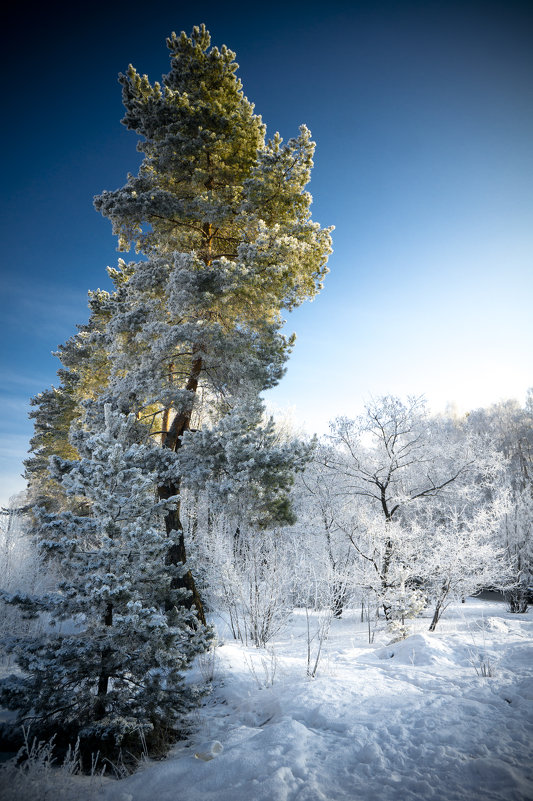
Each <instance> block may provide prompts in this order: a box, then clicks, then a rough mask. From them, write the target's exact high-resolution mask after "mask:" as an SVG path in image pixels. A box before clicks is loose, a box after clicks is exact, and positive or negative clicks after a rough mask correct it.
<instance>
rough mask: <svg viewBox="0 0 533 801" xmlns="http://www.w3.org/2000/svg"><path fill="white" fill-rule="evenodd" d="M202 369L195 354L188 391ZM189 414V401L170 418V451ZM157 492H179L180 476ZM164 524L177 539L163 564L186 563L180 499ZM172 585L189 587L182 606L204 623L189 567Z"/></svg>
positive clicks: (193, 387)
mask: <svg viewBox="0 0 533 801" xmlns="http://www.w3.org/2000/svg"><path fill="white" fill-rule="evenodd" d="M201 371H202V359H201V358H197V359H195V360H194V361H193V363H192V366H191V372H190V375H189V380H188V381H187V385H186V387H185V388H186V389H187V390H188V391H189V392H191V393H195V392H196V390H197V389H198V379H199V377H200V373H201ZM191 414H192V402H191V405H190V408H189V409H187V410H185V411H183V412H181V413H180V414H177V415H176V417H175V418H174V419H173V420H172V423H171V424H170V426H169V427H168V430H167V431H166V432H165V433H164V434H163V447H164V448H170V449H171V450H173V451H177V450H178V449H179V448H180V446H181V437H182V436H183V433H184V431H188V430H189V428H190V420H191ZM157 492H158V496H159V498H160V499H161V500H166V499H167V498H171V497H172V496H173V495H179V492H180V479H179V478H177V479H176V480H175V481H174V482H173V483H172V484H167V485H164V486H162V487H158V491H157ZM165 526H166V530H167V534H168V535H169V536H170V535H171V534H172V533H174V532H178V538H177V540H178V541H177V542H176V543H174V544H173V545H171V547H170V548H169V549H168V552H167V556H166V559H165V564H167V565H179V564H185V563H186V561H187V553H186V550H185V537H184V534H183V526H182V523H181V518H180V503H179V501H178V503H177V505H176V508H175V509H170V510H169V511H168V512H167V515H166V518H165ZM171 586H172V588H173V589H179V588H182V589H185V590H189V595H188V597H187V598H186V599H185V600H184V606H185V607H186V608H187V609H193V608H194V609H195V610H196V616H197V618H198V620H199V621H200V623H203V625H204V626H205V623H206V620H205V614H204V608H203V604H202V599H201V598H200V594H199V592H198V589H197V587H196V583H195V581H194V578H193V575H192V573H191V571H190V570H187V572H186V573H185V574H184V575H183V576H181V577H180V578H174V579H172V584H171Z"/></svg>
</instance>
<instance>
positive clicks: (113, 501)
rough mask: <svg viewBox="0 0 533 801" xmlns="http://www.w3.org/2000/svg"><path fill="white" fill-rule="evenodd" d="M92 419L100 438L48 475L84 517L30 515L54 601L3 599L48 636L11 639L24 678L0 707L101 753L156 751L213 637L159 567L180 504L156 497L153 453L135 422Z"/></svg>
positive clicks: (9, 683)
mask: <svg viewBox="0 0 533 801" xmlns="http://www.w3.org/2000/svg"><path fill="white" fill-rule="evenodd" d="M99 411H100V414H96V412H97V409H96V407H93V409H92V415H91V417H92V423H93V429H95V431H96V433H94V431H93V432H91V431H90V430H81V431H78V432H76V433H75V434H74V436H73V444H74V445H75V447H76V450H77V452H78V453H79V454H80V457H81V458H80V459H77V460H70V461H69V460H63V459H60V458H59V457H55V458H54V459H53V461H52V466H51V471H52V474H53V476H54V477H55V479H56V480H58V481H59V482H60V484H61V485H62V487H63V489H64V491H65V492H66V493H67V494H68V495H69V496H73V497H75V496H82V497H84V498H85V499H87V501H88V502H89V503H90V508H91V514H90V515H83V516H81V515H75V514H73V513H72V512H71V511H70V510H66V511H64V512H61V513H59V514H50V513H47V512H45V511H44V510H41V511H40V512H39V511H37V514H38V515H39V516H40V518H41V519H40V528H39V530H40V541H39V547H40V550H41V552H42V553H43V554H44V555H48V556H53V558H54V562H55V564H56V565H58V566H59V570H60V573H61V580H60V582H59V586H58V587H57V591H55V592H48V593H46V594H41V595H38V596H31V595H24V594H23V593H17V594H14V595H11V596H8V595H7V594H4V599H5V600H7V601H8V602H11V603H14V604H16V605H18V606H19V607H22V608H23V609H24V611H25V613H26V614H27V615H29V616H32V615H33V616H37V615H39V614H43V613H48V614H49V615H50V616H51V620H52V622H53V624H54V625H53V626H52V628H51V629H49V630H41V632H40V633H39V632H38V633H37V634H36V633H35V632H30V633H29V634H27V635H25V636H13V637H12V638H11V641H10V644H9V650H10V651H12V652H13V653H14V654H15V655H16V658H17V662H18V665H19V667H20V668H22V670H23V674H22V675H21V674H18V675H12V676H10V677H9V678H7V679H5V680H3V681H2V683H1V684H0V703H1V704H2V705H3V706H6V707H8V708H13V709H17V710H18V712H19V719H20V722H24V723H26V725H28V723H32V722H33V723H34V727H35V728H37V730H38V731H55V730H57V729H58V728H60V729H62V730H63V732H65V731H67V732H68V733H69V734H71V735H73V736H76V735H79V736H80V737H81V739H82V741H87V743H88V745H90V744H93V743H95V744H97V747H98V748H99V749H100V750H102V749H104V750H111V751H112V750H113V748H114V747H116V746H120V745H124V744H127V746H128V748H130V750H134V749H135V748H137V749H140V746H141V741H142V740H141V738H142V737H145V738H146V741H147V742H148V743H149V744H150V745H151V746H152V747H157V746H158V745H159V746H161V745H164V744H165V743H166V742H168V741H169V740H171V739H172V736H173V733H174V731H175V729H176V726H177V725H179V716H180V715H181V714H182V713H183V711H184V709H186V707H187V703H188V701H189V700H190V694H188V693H187V691H186V689H185V687H184V679H183V669H184V668H185V667H187V666H188V665H189V663H190V662H191V660H192V659H193V657H194V656H195V655H196V654H197V653H199V652H201V651H203V650H205V648H206V645H207V644H208V640H209V634H208V632H207V630H206V629H204V628H203V627H199V626H198V625H197V621H196V617H195V616H194V613H193V612H191V611H189V610H187V609H186V608H185V607H184V605H183V594H184V592H185V591H184V590H183V589H180V588H178V587H177V586H176V582H175V578H176V577H177V576H180V574H181V573H183V572H184V571H185V569H186V568H185V567H184V566H183V565H172V564H169V563H168V560H167V563H166V564H165V556H166V554H167V553H168V548H169V536H171V535H168V534H167V532H166V530H165V525H164V515H165V513H166V512H167V511H168V509H169V508H172V506H174V505H175V504H176V502H177V499H171V498H169V499H168V500H165V501H161V500H157V499H156V497H155V494H154V486H155V485H156V484H157V475H156V474H155V473H154V472H153V464H154V460H153V451H154V449H155V446H154V445H152V444H151V443H148V444H146V445H139V444H138V438H139V431H138V428H139V426H138V423H136V421H135V418H134V415H129V416H127V417H126V416H125V415H123V414H120V413H119V412H116V411H113V410H112V409H111V407H110V406H106V407H105V410H102V409H101V408H100V409H99ZM102 411H103V413H104V419H103V420H102V415H101V412H102ZM175 539H176V536H174V541H175ZM169 602H170V603H169Z"/></svg>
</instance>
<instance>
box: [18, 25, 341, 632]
mask: <svg viewBox="0 0 533 801" xmlns="http://www.w3.org/2000/svg"><path fill="white" fill-rule="evenodd" d="M167 44H168V47H169V50H170V56H171V69H170V72H169V73H168V74H167V75H166V76H164V78H163V81H162V83H154V84H151V83H150V82H149V80H148V78H147V77H146V76H141V75H139V74H138V73H137V72H136V70H135V69H134V68H133V67H130V68H129V70H128V71H127V73H126V74H125V75H121V77H120V81H121V84H122V87H123V100H124V105H125V108H126V115H125V117H124V120H123V122H124V124H125V125H126V126H127V127H128V128H129V129H131V130H133V131H135V132H136V133H138V134H139V135H140V136H141V137H142V138H143V140H142V141H141V142H140V143H139V149H140V150H141V151H142V152H143V153H144V156H145V157H144V161H143V163H142V165H141V168H140V170H139V173H138V175H136V176H133V175H130V176H129V178H128V182H127V184H126V185H125V186H124V187H122V188H120V189H118V190H116V191H110V192H104V193H102V195H100V196H99V197H98V198H96V202H95V203H96V207H97V209H98V210H100V211H101V212H102V214H104V216H106V217H108V218H109V219H110V220H111V222H112V224H113V230H114V231H115V233H116V234H117V235H118V237H119V246H120V248H121V249H122V250H128V248H129V247H130V246H131V245H133V246H134V247H135V249H136V250H137V251H138V252H140V253H141V254H142V255H143V260H141V261H139V262H136V263H135V262H132V263H126V262H125V261H122V260H121V261H120V262H119V266H118V268H117V269H112V270H110V275H111V278H112V280H113V282H114V285H115V291H114V292H113V293H111V294H108V293H105V292H100V291H98V292H96V293H92V294H91V299H90V300H91V310H92V315H91V320H90V322H89V325H88V326H85V327H84V328H82V329H81V330H80V331H79V333H78V334H77V335H76V336H74V337H73V338H72V339H71V340H69V342H67V343H66V345H65V346H63V348H62V349H61V351H60V357H61V360H62V362H63V365H64V367H65V368H66V371H67V374H68V381H67V379H66V377H65V378H64V380H63V381H62V383H63V387H64V389H65V392H63V393H62V394H59V395H58V396H57V397H56V396H53V395H50V394H48V395H43V397H42V405H40V404H41V399H38V400H37V406H38V408H37V409H36V410H35V412H34V416H35V419H36V424H37V428H38V430H39V433H38V436H37V437H36V440H35V443H34V446H35V449H36V451H37V453H36V457H35V458H34V461H33V462H32V463H30V465H29V468H28V469H29V470H33V474H34V475H36V474H37V473H38V472H39V468H41V472H40V474H39V478H38V479H37V483H38V484H40V485H41V484H42V482H43V471H42V463H39V462H38V459H37V457H38V456H39V454H40V453H41V452H42V451H43V449H44V451H46V452H49V450H50V444H49V439H50V437H49V432H48V431H47V427H46V418H47V417H48V416H49V415H50V413H51V412H52V411H53V410H52V409H51V408H50V404H52V406H53V405H54V403H55V402H56V401H57V400H58V398H59V399H60V400H61V401H62V403H63V406H64V408H65V414H66V416H67V417H69V418H70V419H73V420H74V425H79V424H80V420H82V413H81V400H82V399H83V398H87V397H89V398H91V397H93V398H94V397H100V398H104V397H105V398H108V399H109V400H110V401H112V402H113V403H115V404H117V405H118V407H119V408H120V409H121V410H122V411H124V412H126V413H129V412H134V413H135V415H136V416H137V418H138V419H139V421H140V422H141V424H142V425H144V427H145V432H146V436H148V437H150V438H152V439H153V440H154V441H157V442H158V443H159V444H160V445H161V446H162V448H163V449H168V450H170V451H173V452H175V453H178V452H179V460H178V461H179V465H175V466H174V468H175V469H174V471H173V472H172V473H167V475H166V476H165V479H164V480H163V481H161V483H160V484H159V486H158V493H159V497H160V499H166V498H168V497H172V496H177V495H180V496H183V494H184V492H186V491H187V489H188V488H189V487H194V488H195V490H197V489H198V488H199V487H200V486H205V485H206V483H208V482H211V483H213V482H215V483H216V484H217V485H219V484H221V483H222V484H223V490H224V493H225V495H226V496H228V495H229V494H231V492H233V493H235V492H242V491H243V488H244V487H245V486H246V487H248V484H249V481H250V480H251V482H252V484H251V485H252V487H253V493H252V495H253V496H254V498H255V500H256V501H257V509H256V511H255V512H253V511H252V514H253V515H254V516H255V517H256V518H257V519H261V520H262V524H263V525H266V524H267V523H268V522H269V521H270V522H285V521H288V520H290V517H291V515H290V509H289V503H288V498H287V492H286V491H287V488H288V486H289V485H290V481H291V478H290V472H291V470H290V468H291V465H293V464H294V461H295V459H294V450H293V449H292V448H291V447H289V446H287V447H285V448H279V447H272V448H271V445H273V439H272V437H271V435H270V434H269V429H268V425H267V426H264V425H263V424H262V416H263V413H262V408H261V403H260V401H259V397H260V393H261V392H262V391H264V390H265V389H268V388H269V387H272V386H273V385H275V384H276V383H277V382H278V381H279V379H280V378H281V376H282V375H283V372H284V364H285V361H286V359H287V357H288V354H289V352H290V349H291V346H292V343H293V338H292V337H285V336H284V335H283V334H282V333H281V328H282V325H283V319H282V314H283V311H284V310H291V309H293V308H295V307H296V306H298V305H299V304H300V303H302V302H303V301H304V300H306V299H311V298H313V297H314V295H315V294H316V293H317V291H318V290H319V289H320V287H321V280H322V278H323V276H324V274H325V272H326V261H327V257H328V254H329V253H330V250H331V237H330V229H321V228H320V226H319V225H318V224H317V223H314V222H313V221H312V220H311V218H310V204H311V196H310V195H309V193H308V192H306V191H305V186H306V184H307V183H308V181H309V179H310V171H311V167H312V165H313V162H312V156H313V152H314V143H313V142H312V141H311V137H310V133H309V131H308V130H307V128H305V126H302V128H301V129H300V133H299V135H298V136H297V137H296V138H294V139H290V140H289V141H288V142H287V143H283V141H282V139H281V137H280V136H279V134H276V135H275V136H274V137H273V138H272V139H271V140H268V141H265V126H264V125H263V123H262V121H261V118H260V117H259V116H257V115H255V114H254V111H253V105H252V104H251V103H250V102H249V101H248V100H247V98H246V97H245V96H244V94H243V92H242V86H241V83H240V81H239V80H238V78H237V77H236V75H235V72H236V69H237V64H236V63H235V54H234V53H232V52H231V51H230V50H228V49H227V48H226V47H225V46H223V47H222V48H221V49H218V48H216V47H213V48H212V47H211V46H210V37H209V34H208V32H207V31H206V29H205V26H201V27H200V28H194V30H193V32H192V35H191V36H190V37H189V36H187V35H186V34H185V33H182V34H181V35H180V36H176V35H175V34H173V35H172V36H171V37H170V39H169V40H168V42H167ZM94 376H97V377H98V379H97V381H96V382H95V379H94ZM65 393H66V397H65ZM39 426H40V428H39ZM207 440H208V441H209V449H208V450H206V449H205V443H206V441H207ZM62 441H64V435H63V439H62ZM52 447H53V448H56V449H57V448H59V447H60V443H59V442H55V441H54V442H52ZM47 449H48V451H47ZM269 449H270V455H268V451H269ZM299 458H300V457H299V455H298V459H299ZM36 459H37V461H35V460H36ZM45 473H46V471H45ZM247 482H248V484H247ZM166 528H167V532H168V533H169V536H171V535H172V532H178V535H177V536H178V542H177V545H176V547H175V548H173V549H172V551H170V552H169V555H168V557H169V558H170V559H171V560H173V561H174V562H175V563H176V564H177V563H178V562H182V563H185V561H186V557H187V550H186V543H185V539H184V536H183V527H182V522H181V518H180V508H179V503H178V505H176V506H175V507H174V508H173V509H172V510H169V512H168V513H167V516H166ZM183 583H184V586H185V587H187V588H188V589H189V591H190V599H191V603H193V604H194V606H195V607H196V610H197V614H198V617H199V618H200V620H203V619H204V617H203V610H202V604H201V600H200V598H199V596H198V593H197V591H196V585H195V582H194V580H193V577H192V575H191V573H190V572H189V571H187V572H186V574H185V576H184V578H183Z"/></svg>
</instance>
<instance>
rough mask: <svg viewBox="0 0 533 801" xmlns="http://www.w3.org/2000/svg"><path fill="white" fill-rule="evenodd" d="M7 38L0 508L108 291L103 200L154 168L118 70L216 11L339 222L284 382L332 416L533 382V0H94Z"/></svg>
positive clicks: (22, 16)
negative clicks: (140, 144) (301, 143)
mask: <svg viewBox="0 0 533 801" xmlns="http://www.w3.org/2000/svg"><path fill="white" fill-rule="evenodd" d="M12 14H13V15H16V14H18V16H12V17H11V19H10V21H9V23H8V24H6V25H5V26H4V27H5V30H6V32H7V36H6V37H5V38H6V44H5V46H3V50H2V59H3V60H4V62H5V63H4V65H3V74H4V75H5V76H7V77H6V85H5V86H4V87H3V107H4V115H3V117H4V121H3V124H2V126H1V135H2V153H3V156H4V164H3V178H4V192H3V195H2V229H3V230H2V243H3V247H2V258H1V270H2V295H3V300H2V304H1V309H0V314H1V327H2V361H1V379H2V381H1V385H0V402H1V404H2V414H1V415H0V426H1V430H0V443H1V444H0V505H5V504H6V502H7V499H8V497H9V496H10V495H11V494H12V493H13V492H15V491H18V490H19V489H22V488H23V486H24V482H23V480H22V478H20V473H21V472H22V459H23V458H24V456H25V453H26V451H27V448H28V441H29V438H30V436H31V423H30V421H29V420H28V419H27V413H28V410H29V404H28V398H29V397H30V396H31V395H34V394H36V393H37V392H39V391H40V390H42V389H44V388H46V387H48V386H50V385H51V384H52V383H57V379H56V376H55V373H56V370H57V369H58V367H59V363H58V362H57V359H55V358H54V357H53V356H52V355H51V351H53V350H55V349H56V348H57V345H58V344H59V343H61V342H63V341H64V340H65V339H67V338H68V337H69V336H70V335H71V334H72V333H74V331H75V325H76V323H81V322H84V321H85V320H86V319H87V316H88V312H87V308H86V293H87V290H88V289H95V288H97V287H101V288H104V289H108V288H110V284H109V281H108V278H107V275H106V273H105V268H106V266H107V265H115V264H116V260H117V255H118V254H117V253H116V250H115V247H116V243H115V239H114V237H113V236H112V234H111V226H110V223H109V222H108V221H107V220H104V219H102V218H101V217H100V216H99V215H98V214H97V213H96V212H95V211H94V209H93V208H92V197H93V196H94V195H95V194H96V193H99V192H101V191H102V190H103V189H114V188H116V187H118V186H121V185H123V184H124V182H125V179H126V174H127V172H128V171H131V172H135V171H136V170H137V167H138V164H139V154H137V153H136V150H135V144H136V137H135V135H134V134H132V133H130V132H128V131H126V130H125V129H124V128H123V126H121V125H120V119H121V116H122V106H121V99H120V87H119V85H118V83H117V81H116V76H117V73H118V72H119V71H121V70H124V69H125V68H126V67H127V65H128V63H129V62H131V63H133V64H134V65H135V66H136V67H137V69H138V70H139V71H141V72H146V73H148V75H149V76H150V77H151V79H152V80H157V79H159V78H160V77H161V74H162V73H164V72H166V71H168V56H167V50H166V47H165V37H166V36H167V35H168V34H169V33H170V32H171V31H172V30H176V31H180V30H182V29H183V30H186V31H187V32H190V30H191V28H192V26H193V25H195V24H199V23H201V22H205V23H206V25H207V27H208V28H209V30H210V31H211V35H212V43H213V44H217V45H220V44H222V43H225V44H227V45H228V46H229V47H230V48H231V49H233V50H235V51H236V53H237V61H238V62H239V64H240V70H239V76H240V78H241V80H242V82H243V85H244V91H245V94H246V95H247V96H248V98H249V99H250V100H252V101H253V102H254V103H255V104H256V111H257V113H259V114H261V115H262V116H263V120H264V121H265V123H266V124H267V126H268V133H269V134H270V135H271V134H273V133H274V132H275V131H276V130H279V131H280V133H281V134H282V136H284V137H285V138H289V137H290V136H292V135H294V134H296V133H297V131H298V126H299V125H300V124H301V123H306V124H307V125H308V126H309V128H310V129H311V131H312V133H313V138H314V139H315V140H316V142H317V151H316V158H315V165H316V166H315V169H314V172H313V179H312V183H311V187H310V190H311V192H312V194H313V197H314V204H313V218H314V219H315V220H317V221H318V222H320V223H321V224H322V225H335V227H336V230H335V232H334V249H335V252H334V254H333V255H332V257H331V259H330V263H329V266H330V269H331V272H330V274H329V275H328V277H327V279H326V282H325V288H324V290H323V292H322V294H321V295H320V296H319V297H318V298H317V299H316V300H315V301H314V302H313V303H312V304H306V306H305V307H302V308H300V309H298V310H297V311H296V312H294V313H293V314H291V315H290V317H289V319H288V323H287V327H288V329H289V330H291V331H292V330H294V331H296V333H297V335H298V340H297V344H296V347H295V351H294V354H293V356H292V358H291V360H290V362H289V364H288V371H287V375H286V376H285V378H284V379H283V381H282V383H281V384H280V386H279V387H278V388H276V389H275V390H273V391H272V392H270V393H268V401H269V403H272V404H273V405H274V406H276V407H281V408H282V409H284V408H291V409H292V414H293V418H294V420H295V421H296V422H297V423H302V424H305V426H306V428H307V429H308V430H309V431H319V432H325V431H326V430H327V424H328V420H330V419H332V418H333V417H335V416H337V415H340V414H345V415H348V416H355V415H356V414H358V413H359V412H360V411H361V409H362V406H363V404H364V403H365V401H367V400H368V399H369V398H370V397H371V396H374V397H375V396H378V395H381V394H385V393H391V394H396V395H401V396H405V395H406V394H415V395H421V394H424V395H425V396H426V397H427V399H428V403H429V405H430V408H431V409H432V410H433V411H435V412H439V411H444V409H445V407H446V405H447V403H455V404H456V405H457V407H458V409H459V410H460V411H466V410H468V409H470V408H476V407H478V406H485V405H490V404H491V403H494V402H496V401H498V400H501V399H507V398H512V397H514V398H517V399H518V400H519V401H520V402H523V401H524V399H525V394H526V390H527V388H528V387H529V386H531V385H532V384H533V378H532V372H531V366H532V357H531V352H532V347H531V346H532V339H533V337H532V328H533V326H532V319H531V318H532V315H531V305H532V304H531V300H532V294H533V293H532V290H533V280H532V276H533V247H532V245H533V182H532V175H533V48H532V46H531V42H532V41H533V6H532V5H531V3H518V2H512V1H511V2H506V3H504V2H482V3H481V2H480V3H474V2H461V3H459V2H454V0H451V1H449V2H432V1H431V0H425V2H410V1H409V0H406V2H380V1H379V0H376V2H359V3H357V2H352V3H342V2H335V0H332V2H329V3H327V4H324V3H321V4H314V3H301V2H295V3H289V4H281V3H279V4H277V3H274V4H268V6H265V7H263V6H261V7H250V8H249V9H243V8H242V7H241V4H240V3H232V2H230V1H229V0H228V2H226V3H224V4H220V3H214V2H205V3H201V4H198V5H197V6H193V4H190V3H188V4H185V3H180V2H172V3H170V2H169V3H166V2H161V3H159V4H157V6H156V5H154V7H153V8H150V6H147V5H146V4H145V3H143V4H141V3H137V2H130V3H123V2H115V3H108V4H101V3H98V2H96V3H92V4H90V5H89V4H84V5H83V6H79V7H75V6H74V5H73V6H72V7H71V8H70V10H67V11H65V7H64V6H62V4H54V3H53V2H52V3H49V4H46V5H45V4H42V6H41V8H40V9H37V10H36V11H35V12H33V11H32V13H31V14H27V13H26V12H25V11H24V10H23V11H20V12H16V11H13V12H12Z"/></svg>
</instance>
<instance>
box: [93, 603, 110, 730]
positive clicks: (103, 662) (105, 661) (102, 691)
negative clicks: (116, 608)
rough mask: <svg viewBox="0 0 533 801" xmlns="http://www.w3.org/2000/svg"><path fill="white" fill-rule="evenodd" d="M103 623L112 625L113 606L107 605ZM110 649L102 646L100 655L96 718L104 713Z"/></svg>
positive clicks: (95, 706)
mask: <svg viewBox="0 0 533 801" xmlns="http://www.w3.org/2000/svg"><path fill="white" fill-rule="evenodd" d="M104 625H105V626H112V625H113V607H112V605H111V604H108V605H107V608H106V613H105V617H104ZM110 657H111V650H110V649H109V648H104V650H103V651H102V654H101V656H100V675H99V676H98V689H97V691H96V702H95V705H94V716H95V718H96V720H101V719H102V718H103V717H104V716H105V713H106V695H107V691H108V688H109V659H110Z"/></svg>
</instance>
